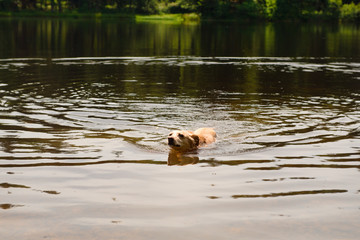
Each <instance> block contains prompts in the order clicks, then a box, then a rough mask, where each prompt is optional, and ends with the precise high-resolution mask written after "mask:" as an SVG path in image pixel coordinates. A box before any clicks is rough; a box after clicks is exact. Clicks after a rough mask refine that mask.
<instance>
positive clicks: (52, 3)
mask: <svg viewBox="0 0 360 240" xmlns="http://www.w3.org/2000/svg"><path fill="white" fill-rule="evenodd" d="M29 10H30V11H46V12H56V13H62V12H80V13H81V12H101V13H132V14H159V13H196V14H199V15H201V16H202V17H204V18H219V19H229V18H231V19H234V18H240V19H266V20H277V19H309V18H326V19H352V20H360V0H0V11H2V12H6V11H8V12H21V11H29Z"/></svg>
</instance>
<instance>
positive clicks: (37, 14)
mask: <svg viewBox="0 0 360 240" xmlns="http://www.w3.org/2000/svg"><path fill="white" fill-rule="evenodd" d="M4 18H48V19H98V20H101V19H112V20H130V21H134V22H160V21H163V22H173V23H199V22H220V23H221V22H234V23H236V22H240V23H241V22H254V23H269V22H293V23H296V22H314V23H324V22H331V23H342V22H344V23H354V24H359V23H360V22H359V21H356V20H354V19H346V18H336V19H334V18H328V17H327V16H326V15H318V16H311V17H302V18H292V19H286V18H285V19H273V20H269V19H264V18H255V19H254V18H245V17H244V18H240V17H229V18H216V17H203V16H201V14H199V13H195V12H194V13H169V14H168V13H164V14H161V13H160V14H151V15H146V14H135V13H120V12H119V13H104V12H87V13H86V12H77V11H66V12H61V13H59V12H49V11H18V12H1V11H0V19H4Z"/></svg>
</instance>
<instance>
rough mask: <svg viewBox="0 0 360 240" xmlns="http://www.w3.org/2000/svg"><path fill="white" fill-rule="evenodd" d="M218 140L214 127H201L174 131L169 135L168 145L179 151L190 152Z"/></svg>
mask: <svg viewBox="0 0 360 240" xmlns="http://www.w3.org/2000/svg"><path fill="white" fill-rule="evenodd" d="M215 141H216V132H215V131H214V129H212V128H199V129H197V130H196V131H195V132H192V131H173V132H171V133H170V134H169V136H168V145H169V146H170V147H171V149H174V150H176V151H179V152H189V151H193V150H196V149H197V148H199V147H203V146H206V145H208V144H210V143H213V142H215Z"/></svg>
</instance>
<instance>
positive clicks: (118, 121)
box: [0, 19, 360, 240]
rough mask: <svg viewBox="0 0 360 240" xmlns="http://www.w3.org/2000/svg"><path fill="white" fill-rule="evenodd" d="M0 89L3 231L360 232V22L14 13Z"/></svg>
mask: <svg viewBox="0 0 360 240" xmlns="http://www.w3.org/2000/svg"><path fill="white" fill-rule="evenodd" d="M0 96H1V98H0V236H1V239H70V240H73V239H132V240H133V239H160V240H161V239H175V240H176V239H179V240H180V239H358V237H359V235H360V185H359V182H360V171H359V170H360V26H359V25H350V24H333V25H330V24H329V25H327V24H324V25H314V24H290V23H287V24H256V25H252V24H248V23H247V24H233V23H223V24H216V23H213V22H210V23H202V24H190V25H175V24H171V23H134V22H116V21H106V20H102V21H95V20H56V19H55V20H40V19H36V20H34V19H24V20H8V19H1V20H0ZM199 127H213V128H214V129H215V130H216V132H217V134H218V139H217V142H216V143H215V144H212V145H209V146H207V147H204V148H201V149H199V150H198V151H197V152H193V153H191V154H185V155H183V156H181V158H178V159H176V158H175V159H174V158H169V148H168V146H167V135H168V133H169V132H170V131H173V130H180V129H189V130H195V129H197V128H199Z"/></svg>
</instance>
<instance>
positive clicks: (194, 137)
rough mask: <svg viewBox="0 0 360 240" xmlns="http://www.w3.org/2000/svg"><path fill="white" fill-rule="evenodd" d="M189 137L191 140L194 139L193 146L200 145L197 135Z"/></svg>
mask: <svg viewBox="0 0 360 240" xmlns="http://www.w3.org/2000/svg"><path fill="white" fill-rule="evenodd" d="M190 137H191V138H192V139H194V143H195V146H196V147H198V146H199V144H200V139H199V136H198V135H195V134H191V135H190Z"/></svg>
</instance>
